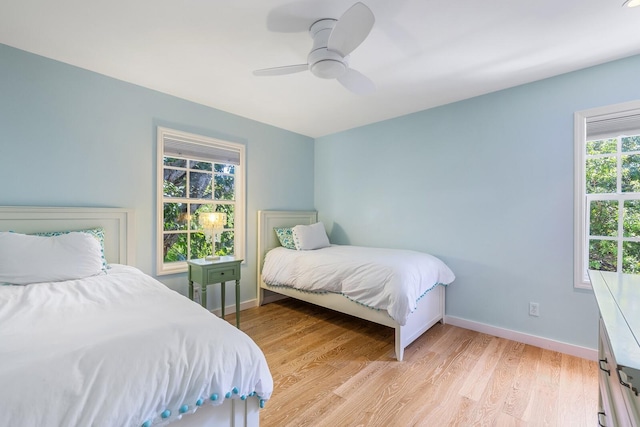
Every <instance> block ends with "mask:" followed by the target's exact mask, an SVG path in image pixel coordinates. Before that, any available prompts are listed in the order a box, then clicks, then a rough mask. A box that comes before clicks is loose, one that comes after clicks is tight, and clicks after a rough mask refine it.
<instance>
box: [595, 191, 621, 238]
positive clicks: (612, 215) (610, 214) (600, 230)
mask: <svg viewBox="0 0 640 427" xmlns="http://www.w3.org/2000/svg"><path fill="white" fill-rule="evenodd" d="M589 209H590V220H591V222H590V223H589V235H590V236H610V237H615V236H617V235H618V201H617V200H597V201H592V202H591V205H590V206H589Z"/></svg>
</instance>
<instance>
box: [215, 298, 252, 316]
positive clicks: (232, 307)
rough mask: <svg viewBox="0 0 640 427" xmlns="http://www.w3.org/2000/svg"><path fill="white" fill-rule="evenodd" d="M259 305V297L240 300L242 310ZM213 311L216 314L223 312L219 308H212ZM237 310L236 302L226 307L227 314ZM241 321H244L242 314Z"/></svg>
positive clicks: (225, 312)
mask: <svg viewBox="0 0 640 427" xmlns="http://www.w3.org/2000/svg"><path fill="white" fill-rule="evenodd" d="M257 305H258V300H257V299H255V298H254V299H250V300H248V301H241V302H240V311H242V310H246V309H248V308H253V307H256V306H257ZM211 312H212V313H213V314H215V315H216V316H220V315H221V314H222V310H220V309H219V308H217V309H215V310H211ZM235 312H236V305H235V303H234V304H232V305H227V306H225V308H224V314H225V316H226V315H227V314H231V313H235ZM240 321H242V315H240Z"/></svg>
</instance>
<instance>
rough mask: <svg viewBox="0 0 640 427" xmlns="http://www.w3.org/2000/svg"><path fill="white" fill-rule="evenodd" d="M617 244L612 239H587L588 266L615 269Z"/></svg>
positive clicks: (596, 268)
mask: <svg viewBox="0 0 640 427" xmlns="http://www.w3.org/2000/svg"><path fill="white" fill-rule="evenodd" d="M617 265H618V244H617V242H616V241H612V240H589V268H590V269H591V270H600V271H617Z"/></svg>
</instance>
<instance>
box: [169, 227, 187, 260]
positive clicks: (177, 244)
mask: <svg viewBox="0 0 640 427" xmlns="http://www.w3.org/2000/svg"><path fill="white" fill-rule="evenodd" d="M163 238H164V242H163V248H164V262H177V261H186V260H187V233H175V234H167V233H165V234H164V236H163Z"/></svg>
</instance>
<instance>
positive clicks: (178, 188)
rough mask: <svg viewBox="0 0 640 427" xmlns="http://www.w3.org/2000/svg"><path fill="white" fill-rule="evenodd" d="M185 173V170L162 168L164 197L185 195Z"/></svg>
mask: <svg viewBox="0 0 640 427" xmlns="http://www.w3.org/2000/svg"><path fill="white" fill-rule="evenodd" d="M186 187H187V175H186V173H185V171H181V170H175V169H165V170H164V182H163V188H164V195H165V197H186V196H187V193H186Z"/></svg>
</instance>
